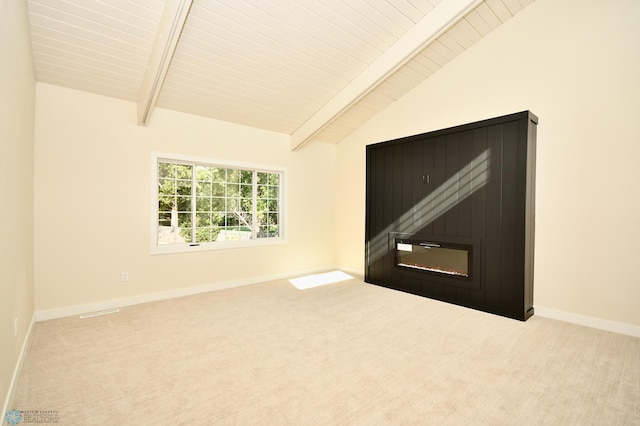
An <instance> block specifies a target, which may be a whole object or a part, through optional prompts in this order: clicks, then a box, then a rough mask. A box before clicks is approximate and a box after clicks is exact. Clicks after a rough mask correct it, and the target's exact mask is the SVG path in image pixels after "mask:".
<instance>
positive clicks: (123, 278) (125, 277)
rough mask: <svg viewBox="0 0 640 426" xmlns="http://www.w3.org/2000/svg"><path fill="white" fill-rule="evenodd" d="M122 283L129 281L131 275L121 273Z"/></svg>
mask: <svg viewBox="0 0 640 426" xmlns="http://www.w3.org/2000/svg"><path fill="white" fill-rule="evenodd" d="M120 281H122V282H123V283H124V282H127V281H129V273H128V272H120Z"/></svg>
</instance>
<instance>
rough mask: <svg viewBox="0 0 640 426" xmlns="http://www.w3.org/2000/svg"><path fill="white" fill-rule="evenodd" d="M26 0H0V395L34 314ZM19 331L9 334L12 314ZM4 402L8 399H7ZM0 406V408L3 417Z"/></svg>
mask: <svg viewBox="0 0 640 426" xmlns="http://www.w3.org/2000/svg"><path fill="white" fill-rule="evenodd" d="M28 25H29V24H28V19H27V3H26V2H23V1H15V0H0V58H2V60H1V61H0V200H2V201H1V202H0V229H1V230H2V232H1V234H0V235H1V236H0V398H2V400H3V401H6V396H8V395H7V392H8V390H9V384H10V382H11V377H12V374H13V371H14V367H15V366H16V363H17V361H18V357H19V354H20V349H21V348H22V346H23V343H24V341H25V338H26V333H27V330H28V328H29V325H30V323H31V320H32V318H33V120H34V111H35V92H34V84H35V77H34V73H33V64H32V60H31V45H30V39H29V32H28V30H29V26H28ZM16 318H17V320H18V335H17V336H14V319H16ZM6 402H8V401H6ZM4 414H5V412H4V410H3V411H2V412H1V413H0V415H1V416H3V417H2V418H4Z"/></svg>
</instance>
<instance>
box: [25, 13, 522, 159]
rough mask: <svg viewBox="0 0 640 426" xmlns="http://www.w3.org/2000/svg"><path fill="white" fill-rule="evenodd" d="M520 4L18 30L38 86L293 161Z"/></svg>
mask: <svg viewBox="0 0 640 426" xmlns="http://www.w3.org/2000/svg"><path fill="white" fill-rule="evenodd" d="M533 1H534V0H484V1H483V0H166V1H164V0H29V17H30V24H31V41H32V46H33V58H34V63H35V68H36V76H37V80H38V81H40V82H44V83H49V84H55V85H60V86H64V87H69V88H72V89H77V90H83V91H87V92H92V93H96V94H100V95H106V96H111V97H115V98H118V99H123V100H126V101H132V102H137V103H138V107H139V117H138V121H139V123H141V124H147V123H148V122H149V121H150V120H152V118H151V117H152V113H153V108H154V107H155V106H157V107H160V108H166V109H169V110H175V111H181V112H185V113H189V114H196V115H201V116H205V117H211V118H214V119H218V120H223V121H229V122H234V123H239V124H243V125H247V126H251V127H256V128H260V129H266V130H270V131H274V132H280V133H285V134H288V135H291V147H292V149H297V148H299V147H301V146H302V145H303V144H305V143H307V142H309V141H312V140H313V141H322V142H330V143H338V142H340V141H341V140H342V139H343V138H345V137H346V136H347V135H348V134H349V133H351V132H352V131H353V130H355V129H356V128H358V127H359V126H360V125H362V124H363V123H364V122H366V121H367V120H369V119H371V118H372V117H373V116H374V115H375V114H376V113H378V112H379V111H381V110H382V109H384V108H385V107H387V106H388V105H390V104H391V103H393V102H394V101H395V100H397V99H398V98H400V97H401V96H403V95H404V94H405V93H407V92H408V91H410V90H411V89H412V88H414V87H415V86H416V85H418V84H419V83H421V82H422V81H424V80H425V79H426V78H428V77H429V76H430V75H432V74H433V73H435V72H437V71H438V70H439V69H440V68H441V67H442V66H444V65H445V64H447V63H448V62H449V61H451V60H453V59H454V58H455V57H456V56H457V55H459V54H461V53H462V52H464V51H465V50H466V49H468V48H470V47H471V46H472V45H473V44H474V43H476V42H478V41H479V40H480V39H482V37H484V36H486V35H487V34H488V33H489V32H491V31H492V30H494V29H495V28H497V27H498V26H500V25H501V24H503V23H504V22H506V21H507V20H508V19H510V18H511V17H513V16H514V15H515V14H517V13H518V12H520V11H521V10H522V9H523V8H524V7H526V6H528V5H529V4H530V3H532V2H533ZM163 59H167V61H165V62H164V65H163Z"/></svg>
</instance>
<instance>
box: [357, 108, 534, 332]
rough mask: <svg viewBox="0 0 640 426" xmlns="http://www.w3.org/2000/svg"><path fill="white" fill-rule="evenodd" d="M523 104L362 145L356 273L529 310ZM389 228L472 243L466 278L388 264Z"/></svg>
mask: <svg viewBox="0 0 640 426" xmlns="http://www.w3.org/2000/svg"><path fill="white" fill-rule="evenodd" d="M537 123H538V118H537V117H536V116H535V115H534V114H532V113H531V112H529V111H524V112H520V113H516V114H511V115H507V116H503V117H497V118H493V119H489V120H484V121H480V122H476V123H470V124H466V125H462V126H457V127H453V128H449V129H444V130H438V131H434V132H429V133H424V134H420V135H415V136H410V137H406V138H402V139H397V140H392V141H387V142H381V143H377V144H374V145H369V146H367V150H366V154H367V159H366V161H367V175H366V224H365V226H366V229H365V238H366V250H365V281H366V282H368V283H371V284H376V285H380V286H384V287H389V288H393V289H397V290H401V291H406V292H409V293H413V294H417V295H421V296H426V297H430V298H434V299H439V300H443V301H446V302H450V303H455V304H458V305H462V306H467V307H470V308H474V309H479V310H482V311H486V312H491V313H495V314H498V315H503V316H507V317H510V318H515V319H519V320H523V321H524V320H526V319H527V318H529V317H530V316H531V315H533V244H534V193H535V188H534V185H535V143H536V126H537ZM398 237H404V238H414V239H424V240H429V241H431V240H438V238H440V239H441V240H443V241H451V240H455V241H463V242H468V243H470V244H473V247H474V249H473V253H474V256H478V257H479V258H475V261H476V262H477V264H478V265H479V269H480V270H479V271H475V274H474V275H475V278H474V280H473V281H472V282H469V281H468V280H467V281H465V280H460V279H456V278H449V277H446V276H442V274H437V273H431V272H423V271H416V270H408V269H406V268H403V267H399V266H396V265H395V259H394V255H395V248H396V246H395V239H396V238H398Z"/></svg>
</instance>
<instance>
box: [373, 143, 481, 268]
mask: <svg viewBox="0 0 640 426" xmlns="http://www.w3.org/2000/svg"><path fill="white" fill-rule="evenodd" d="M488 174H489V150H488V149H487V150H485V151H483V152H482V153H481V154H480V155H478V156H477V157H476V158H474V159H473V160H471V162H470V163H469V164H467V165H466V166H464V167H463V168H462V169H460V170H459V171H458V172H457V173H456V174H454V175H453V176H451V177H450V178H449V179H447V180H446V181H445V182H444V183H443V184H442V185H440V186H439V187H437V188H436V189H435V190H434V191H433V192H431V193H430V194H429V195H427V196H426V197H424V198H423V199H422V200H421V201H420V202H419V203H418V204H416V205H415V206H413V207H412V208H411V209H410V210H408V211H406V212H405V213H404V214H403V215H402V216H400V217H399V218H398V219H397V220H395V221H394V222H393V223H392V224H390V225H389V226H387V227H386V228H385V229H384V230H382V232H380V233H378V235H376V236H375V237H373V238H372V240H371V243H370V245H369V247H367V249H368V250H369V259H370V261H375V260H377V259H379V258H380V257H381V256H384V255H385V253H387V244H388V235H389V233H390V232H396V231H402V232H403V233H407V234H413V233H415V232H417V231H419V230H420V229H422V228H424V227H425V226H427V225H428V224H430V223H431V222H433V221H434V220H436V219H437V218H439V217H440V216H442V215H443V214H444V213H446V212H447V210H449V209H450V208H451V207H454V206H455V205H457V204H458V203H460V202H461V201H463V200H464V199H466V198H467V197H469V196H470V195H471V194H473V193H474V192H476V191H477V190H478V189H480V188H482V187H483V186H485V184H486V183H487V180H488Z"/></svg>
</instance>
